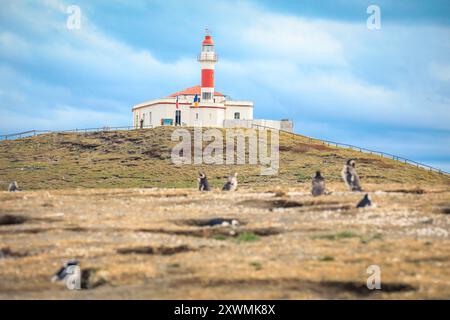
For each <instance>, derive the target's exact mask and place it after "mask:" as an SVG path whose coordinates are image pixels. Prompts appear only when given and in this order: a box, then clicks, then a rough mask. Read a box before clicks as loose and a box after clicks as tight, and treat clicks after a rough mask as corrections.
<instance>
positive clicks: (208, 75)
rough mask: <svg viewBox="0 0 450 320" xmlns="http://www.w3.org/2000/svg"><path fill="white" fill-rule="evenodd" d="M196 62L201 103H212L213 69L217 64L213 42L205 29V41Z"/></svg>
mask: <svg viewBox="0 0 450 320" xmlns="http://www.w3.org/2000/svg"><path fill="white" fill-rule="evenodd" d="M198 62H200V66H201V72H202V73H201V89H200V93H201V101H202V102H212V101H214V67H215V65H216V62H217V55H216V52H215V51H214V42H213V39H212V37H211V35H210V34H209V31H208V29H206V35H205V39H203V42H202V50H201V52H200V54H199V55H198Z"/></svg>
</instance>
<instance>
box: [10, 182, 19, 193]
mask: <svg viewBox="0 0 450 320" xmlns="http://www.w3.org/2000/svg"><path fill="white" fill-rule="evenodd" d="M19 190H20V189H19V185H18V184H17V182H16V181H13V182H11V183H10V184H9V186H8V191H9V192H15V191H19Z"/></svg>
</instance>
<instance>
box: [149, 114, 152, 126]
mask: <svg viewBox="0 0 450 320" xmlns="http://www.w3.org/2000/svg"><path fill="white" fill-rule="evenodd" d="M148 124H149V125H152V113H151V112H149V113H148Z"/></svg>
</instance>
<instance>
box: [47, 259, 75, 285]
mask: <svg viewBox="0 0 450 320" xmlns="http://www.w3.org/2000/svg"><path fill="white" fill-rule="evenodd" d="M75 266H79V263H78V261H77V260H69V261H67V262H66V263H64V265H63V266H62V267H61V269H59V270H58V272H56V273H55V275H54V276H53V277H52V282H55V281H61V280H64V279H65V278H66V277H67V276H68V275H69V274H72V271H71V270H70V269H71V268H74V267H75Z"/></svg>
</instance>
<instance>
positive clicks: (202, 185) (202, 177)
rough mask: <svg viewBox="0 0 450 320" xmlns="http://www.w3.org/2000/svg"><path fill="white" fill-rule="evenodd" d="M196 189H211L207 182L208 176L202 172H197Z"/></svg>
mask: <svg viewBox="0 0 450 320" xmlns="http://www.w3.org/2000/svg"><path fill="white" fill-rule="evenodd" d="M198 190H200V191H211V187H210V186H209V183H208V178H206V174H205V173H204V172H199V173H198Z"/></svg>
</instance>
